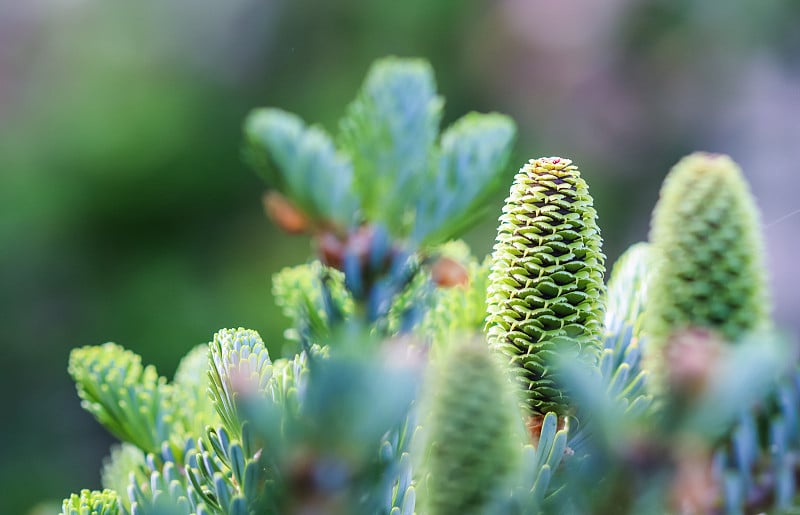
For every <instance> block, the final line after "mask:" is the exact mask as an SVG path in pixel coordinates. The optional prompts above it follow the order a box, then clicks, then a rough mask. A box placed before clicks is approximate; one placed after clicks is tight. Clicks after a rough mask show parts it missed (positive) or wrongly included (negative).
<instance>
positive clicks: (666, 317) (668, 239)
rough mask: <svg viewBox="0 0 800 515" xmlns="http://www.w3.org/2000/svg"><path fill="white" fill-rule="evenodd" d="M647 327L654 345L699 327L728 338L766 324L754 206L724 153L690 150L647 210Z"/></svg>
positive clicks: (745, 186) (763, 273)
mask: <svg viewBox="0 0 800 515" xmlns="http://www.w3.org/2000/svg"><path fill="white" fill-rule="evenodd" d="M650 239H651V241H652V244H653V255H654V257H655V258H656V259H657V264H658V266H657V267H656V270H655V273H654V274H653V277H652V283H651V287H650V293H649V294H648V299H649V305H648V307H647V314H646V317H647V318H646V331H647V333H648V335H649V336H651V337H652V340H653V342H654V343H655V344H656V348H657V347H659V346H660V344H661V343H663V341H664V340H665V339H666V338H667V337H668V336H669V335H670V334H671V333H672V332H673V331H675V330H680V329H685V328H688V327H703V328H708V329H713V330H716V331H718V332H719V333H720V334H721V335H723V336H724V337H725V338H726V339H728V340H729V341H735V340H738V339H739V338H740V337H741V336H742V334H743V333H746V332H749V331H753V330H755V329H758V328H763V327H765V326H766V325H767V324H768V323H769V306H768V305H769V303H768V299H767V297H768V294H767V284H766V283H767V281H766V277H765V272H764V270H765V268H764V256H763V244H762V240H761V230H760V227H759V213H758V209H757V208H756V206H755V202H754V200H753V197H752V196H751V194H750V190H749V188H748V185H747V183H746V181H745V179H744V177H743V176H742V172H741V170H740V169H739V167H738V166H737V165H736V163H734V162H733V160H731V158H729V157H728V156H724V155H716V154H707V153H695V154H692V155H689V156H687V157H685V158H683V159H682V160H681V161H680V162H679V163H678V164H676V165H675V167H674V168H673V169H672V170H671V171H670V173H669V174H668V175H667V178H666V179H665V180H664V184H663V186H662V188H661V195H660V198H659V200H658V203H657V204H656V207H655V210H654V212H653V221H652V228H651V233H650Z"/></svg>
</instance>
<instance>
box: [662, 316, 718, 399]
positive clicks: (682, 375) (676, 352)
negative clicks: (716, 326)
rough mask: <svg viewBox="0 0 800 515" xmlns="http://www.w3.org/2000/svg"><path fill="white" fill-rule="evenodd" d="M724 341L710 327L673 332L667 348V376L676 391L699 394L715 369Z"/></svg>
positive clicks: (690, 394)
mask: <svg viewBox="0 0 800 515" xmlns="http://www.w3.org/2000/svg"><path fill="white" fill-rule="evenodd" d="M724 349H725V348H724V345H723V342H722V340H721V339H720V338H719V336H718V335H717V334H716V333H714V332H713V331H710V330H708V329H702V328H695V329H686V330H683V331H678V332H676V333H673V334H672V335H671V336H670V338H669V340H668V341H667V345H666V347H665V349H664V358H665V362H666V368H667V380H668V382H669V386H670V388H671V389H672V391H673V392H675V393H678V394H683V395H687V396H689V397H696V396H698V395H700V394H701V393H702V392H703V391H704V390H705V388H706V386H707V384H708V380H709V378H710V377H711V376H712V375H713V373H714V371H715V370H716V367H717V364H718V363H719V360H720V357H721V355H722V353H723V351H724Z"/></svg>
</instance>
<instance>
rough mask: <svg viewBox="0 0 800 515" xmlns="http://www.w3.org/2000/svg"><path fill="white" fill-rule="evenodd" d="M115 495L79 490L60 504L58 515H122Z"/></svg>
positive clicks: (110, 492) (112, 493)
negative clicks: (78, 492)
mask: <svg viewBox="0 0 800 515" xmlns="http://www.w3.org/2000/svg"><path fill="white" fill-rule="evenodd" d="M122 513H124V512H123V511H122V509H121V508H120V505H119V498H118V496H117V493H116V492H114V491H113V490H103V491H102V492H100V491H97V490H95V491H89V490H81V492H80V494H72V495H71V496H70V497H69V498H67V499H64V502H63V503H62V504H61V514H60V515H122Z"/></svg>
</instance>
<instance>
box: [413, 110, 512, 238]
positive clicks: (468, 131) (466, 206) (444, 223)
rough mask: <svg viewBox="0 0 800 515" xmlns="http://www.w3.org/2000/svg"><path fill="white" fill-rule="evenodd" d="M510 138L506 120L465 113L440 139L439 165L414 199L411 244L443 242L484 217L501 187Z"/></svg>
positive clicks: (496, 116) (499, 117) (507, 120)
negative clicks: (414, 207) (492, 196)
mask: <svg viewBox="0 0 800 515" xmlns="http://www.w3.org/2000/svg"><path fill="white" fill-rule="evenodd" d="M515 133H516V126H515V124H514V121H513V120H512V119H511V118H509V117H508V116H505V115H501V114H497V113H490V114H479V113H469V114H467V115H466V116H463V117H462V118H461V119H460V120H458V121H457V122H456V123H454V124H453V125H452V126H451V127H449V128H448V129H447V130H446V131H445V132H444V133H443V134H442V139H441V150H440V155H439V163H438V166H436V167H434V168H433V170H432V171H433V173H432V174H431V176H430V177H429V178H428V180H427V181H426V184H425V187H424V188H422V189H421V191H420V194H419V196H418V197H417V198H418V199H419V200H418V201H417V203H416V217H415V225H414V230H413V232H412V239H414V240H415V241H420V242H425V243H426V244H433V243H438V242H441V241H444V240H446V239H449V238H452V237H454V236H456V235H457V234H458V233H459V232H461V231H462V230H463V229H464V228H466V227H469V226H470V225H472V224H473V223H474V222H475V220H476V219H477V218H478V217H480V216H481V215H482V214H483V213H484V208H485V206H486V202H485V201H486V199H487V198H488V197H489V196H491V195H492V194H493V193H494V192H495V190H496V189H497V187H498V186H499V185H500V184H502V181H501V179H502V176H503V173H504V172H505V171H506V164H507V163H508V158H509V155H510V153H511V147H512V144H513V142H514V135H515Z"/></svg>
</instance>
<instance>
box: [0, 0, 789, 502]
mask: <svg viewBox="0 0 800 515" xmlns="http://www.w3.org/2000/svg"><path fill="white" fill-rule="evenodd" d="M798 26H800V2H797V1H792V0H787V1H779V0H750V1H748V0H729V1H728V2H724V3H723V2H691V1H688V0H651V1H638V2H636V1H632V0H604V1H600V2H597V1H594V0H576V1H570V2H549V1H548V2H545V1H528V0H502V1H488V0H486V1H476V0H468V1H464V0H462V1H456V0H441V1H438V2H431V1H422V0H406V1H405V2H397V1H389V0H376V1H373V2H356V1H353V0H345V1H338V2H337V1H334V2H312V1H310V0H294V1H291V2H290V1H287V0H228V1H225V2H216V1H212V0H191V1H190V0H137V1H135V2H133V1H130V2H103V1H100V0H27V1H24V2H15V3H13V2H6V3H2V4H0V206H2V212H0V317H2V322H3V329H4V330H3V331H2V336H1V337H0V338H2V340H0V343H1V344H2V361H1V362H0V396H1V397H2V406H3V410H2V415H0V435H1V436H2V438H0V488H1V489H2V495H0V513H3V514H6V513H8V514H16V513H26V512H28V511H29V510H30V509H31V508H32V507H33V506H34V505H35V504H37V503H38V502H40V501H59V500H60V499H61V498H63V497H65V496H67V495H68V494H69V493H70V492H72V491H76V490H78V489H79V488H81V487H89V488H97V487H99V470H100V466H101V462H102V459H103V456H104V455H106V453H107V451H108V446H109V445H110V443H111V441H112V439H111V438H110V437H109V436H108V435H107V434H106V433H105V431H104V430H103V429H101V428H100V426H99V425H98V424H96V423H95V422H94V421H93V420H92V419H91V418H90V417H89V415H87V414H85V413H84V412H83V411H82V410H81V409H80V406H79V401H78V398H77V395H76V393H75V390H74V388H73V386H72V384H71V382H70V381H69V378H68V376H67V373H66V363H67V356H68V353H69V350H70V349H71V348H73V347H76V346H80V345H87V344H98V343H102V342H104V341H109V340H113V341H116V342H117V343H120V344H122V345H124V346H127V347H129V348H131V349H133V350H135V351H136V352H138V353H140V354H141V355H142V356H143V358H144V360H145V362H148V363H154V364H156V365H157V367H158V369H159V371H160V372H161V373H162V374H166V375H171V374H172V373H173V372H174V370H175V367H176V365H177V362H178V360H179V358H180V356H181V355H183V354H184V353H185V352H186V351H187V350H189V349H190V348H191V347H193V346H194V345H197V344H199V343H203V342H206V341H208V340H209V339H210V338H211V336H212V334H213V333H214V332H215V331H216V330H217V329H219V328H221V327H235V326H246V327H249V328H253V329H256V330H258V331H260V332H261V333H262V336H264V338H265V340H266V341H267V342H268V343H269V344H270V346H271V348H272V349H273V353H274V354H280V353H281V352H283V351H282V350H281V334H282V331H283V328H284V320H283V319H282V318H281V317H280V316H279V315H278V314H277V313H276V310H275V308H274V307H273V305H272V301H271V296H270V283H269V276H270V274H271V273H273V272H274V271H276V270H278V269H280V268H281V267H283V266H287V265H291V264H295V263H298V262H300V261H303V260H304V259H306V258H307V256H308V255H309V250H310V247H309V243H308V241H307V240H306V239H304V238H302V237H299V238H298V237H288V236H285V235H283V234H280V233H278V232H277V231H276V230H275V229H274V228H273V227H272V226H271V225H270V223H269V222H268V221H267V220H266V218H265V217H264V215H263V212H262V208H261V202H260V196H261V194H262V192H263V189H264V188H263V184H262V183H261V182H260V180H259V179H258V178H257V177H256V176H255V175H254V174H253V173H252V172H251V171H249V170H247V169H246V168H245V167H244V166H243V164H242V163H241V160H240V131H241V122H242V120H243V118H244V116H245V114H246V113H247V112H248V110H249V109H251V108H253V107H256V106H263V105H271V106H279V107H282V108H284V109H287V110H290V111H294V112H297V113H298V114H300V115H301V116H302V117H303V118H304V119H306V120H307V121H311V122H313V121H316V122H320V123H322V124H323V125H324V126H326V127H327V128H328V129H330V130H334V129H335V126H336V121H337V119H338V117H339V116H340V115H341V113H342V112H343V109H344V105H345V104H346V102H348V101H349V100H350V99H351V98H352V97H353V95H354V94H355V91H356V89H357V87H358V85H359V84H360V82H361V80H362V78H363V76H364V74H365V72H366V70H367V68H368V66H369V64H370V63H371V62H372V61H373V60H374V59H376V58H378V57H381V56H384V55H388V54H395V55H400V56H420V57H425V58H427V59H429V60H430V61H431V62H432V63H433V66H434V68H435V70H436V74H437V79H438V83H439V90H440V92H441V94H443V95H444V96H445V97H446V99H447V104H446V118H445V121H446V122H447V123H449V122H451V121H453V120H454V119H455V118H457V117H459V116H461V115H462V114H464V113H465V112H467V111H468V110H471V109H475V110H480V111H489V110H497V111H501V112H504V113H507V114H510V115H511V116H513V117H514V118H515V119H516V120H517V122H518V124H519V127H520V132H519V139H518V143H517V147H516V155H515V157H514V161H513V163H512V166H511V167H510V168H509V170H508V177H509V183H510V181H511V178H512V176H513V174H514V173H515V171H516V169H517V168H518V167H519V166H520V165H521V164H522V163H523V162H524V160H526V159H528V158H530V157H536V156H539V155H562V156H569V157H572V158H573V159H574V160H575V161H576V162H577V164H579V166H580V167H581V169H582V170H583V171H584V175H585V177H586V178H587V180H588V181H589V183H590V184H591V186H592V188H593V192H594V194H595V197H596V203H597V208H598V211H599V213H600V223H601V226H602V228H603V230H604V238H605V241H606V251H607V254H608V255H609V258H610V260H613V259H614V258H616V256H618V255H619V253H620V252H621V251H622V250H623V249H624V248H625V247H626V246H627V245H628V244H630V243H632V242H635V241H637V240H642V239H644V238H646V235H647V227H648V222H649V213H650V209H651V208H652V206H653V204H654V202H655V200H656V198H657V194H658V193H657V192H658V187H659V183H660V181H661V179H662V178H663V176H664V175H665V173H666V172H667V170H668V169H669V167H670V166H671V165H672V164H673V163H674V162H676V161H677V160H678V159H679V158H680V157H681V156H682V155H684V154H685V153H688V152H690V151H692V150H695V149H702V150H710V151H718V152H726V153H729V154H731V155H732V156H733V157H734V159H736V160H737V161H738V162H739V163H740V164H741V165H742V166H743V168H744V170H745V173H746V174H747V176H748V178H749V179H750V180H751V182H752V184H753V190H754V193H755V194H756V196H757V198H758V200H759V204H760V206H761V208H762V210H763V213H764V221H765V223H766V224H767V229H766V232H765V234H766V237H767V246H768V252H769V263H770V267H771V271H770V272H771V278H772V282H773V287H774V293H775V303H776V308H775V313H776V316H777V318H778V320H779V321H780V323H781V324H782V325H784V326H786V327H789V328H791V329H792V330H794V331H797V330H798V328H799V327H800V321H799V320H798V317H796V316H795V315H794V314H796V313H800V294H798V292H799V291H800V281H798V278H797V275H796V273H795V266H796V265H795V260H796V256H797V255H800V214H796V215H794V216H792V215H791V213H793V212H794V211H795V210H797V209H798V208H800V200H798V195H797V193H796V192H797V191H798V188H799V187H800V167H798V163H800V31H798V29H797V27H798ZM504 193H505V192H500V193H498V195H497V196H496V198H495V202H496V204H497V210H496V213H498V214H499V208H500V205H501V202H502V199H503V197H504ZM787 215H788V216H787ZM494 227H495V222H494V220H493V219H489V220H487V221H486V222H485V223H484V224H482V225H481V226H480V227H476V228H475V229H474V230H473V231H472V232H471V233H470V234H469V236H468V239H469V241H470V242H471V243H472V244H473V247H474V249H475V251H476V252H477V253H481V254H482V253H486V252H488V251H489V250H490V248H491V244H492V240H493V231H494ZM289 350H291V349H285V351H289Z"/></svg>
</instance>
